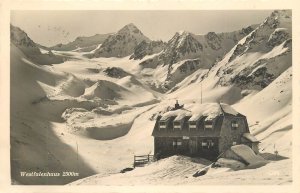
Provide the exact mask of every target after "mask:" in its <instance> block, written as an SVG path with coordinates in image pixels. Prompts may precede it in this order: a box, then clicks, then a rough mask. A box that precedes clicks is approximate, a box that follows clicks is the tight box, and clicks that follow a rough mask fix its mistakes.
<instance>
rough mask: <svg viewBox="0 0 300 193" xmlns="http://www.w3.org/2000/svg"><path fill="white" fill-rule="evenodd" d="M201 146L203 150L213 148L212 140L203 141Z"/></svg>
mask: <svg viewBox="0 0 300 193" xmlns="http://www.w3.org/2000/svg"><path fill="white" fill-rule="evenodd" d="M201 145H202V148H204V149H210V148H213V147H214V145H215V144H214V142H213V140H211V139H207V140H203V141H202V143H201Z"/></svg>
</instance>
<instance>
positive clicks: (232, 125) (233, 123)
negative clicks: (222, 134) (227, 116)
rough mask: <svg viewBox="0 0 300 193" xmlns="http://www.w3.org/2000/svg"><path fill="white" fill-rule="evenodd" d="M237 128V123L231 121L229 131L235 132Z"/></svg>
mask: <svg viewBox="0 0 300 193" xmlns="http://www.w3.org/2000/svg"><path fill="white" fill-rule="evenodd" d="M238 127H239V124H238V123H237V121H231V129H232V130H237V128H238Z"/></svg>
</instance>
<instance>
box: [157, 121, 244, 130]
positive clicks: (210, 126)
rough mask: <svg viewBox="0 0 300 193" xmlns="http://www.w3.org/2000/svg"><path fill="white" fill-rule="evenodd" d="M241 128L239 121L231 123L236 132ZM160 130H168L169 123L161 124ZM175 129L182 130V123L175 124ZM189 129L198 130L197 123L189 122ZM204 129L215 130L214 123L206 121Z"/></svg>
mask: <svg viewBox="0 0 300 193" xmlns="http://www.w3.org/2000/svg"><path fill="white" fill-rule="evenodd" d="M238 127H239V125H238V123H237V121H232V122H231V129H233V130H236V129H237V128H238ZM159 128H160V129H166V128H167V123H166V122H165V121H160V122H159ZM173 129H182V127H181V123H180V122H178V121H174V122H173ZM189 129H197V122H195V121H193V122H189ZM204 129H213V122H212V121H205V123H204Z"/></svg>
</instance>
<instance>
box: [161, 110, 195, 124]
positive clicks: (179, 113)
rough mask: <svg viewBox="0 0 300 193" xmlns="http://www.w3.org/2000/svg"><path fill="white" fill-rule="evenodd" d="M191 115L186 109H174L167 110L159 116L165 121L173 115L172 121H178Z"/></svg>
mask: <svg viewBox="0 0 300 193" xmlns="http://www.w3.org/2000/svg"><path fill="white" fill-rule="evenodd" d="M187 116H191V112H190V111H188V110H186V109H177V110H175V111H168V112H166V113H164V114H163V115H162V117H161V119H160V120H161V121H166V120H168V119H169V118H170V117H175V119H174V121H180V120H181V119H183V118H184V117H187Z"/></svg>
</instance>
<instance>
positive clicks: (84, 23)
mask: <svg viewBox="0 0 300 193" xmlns="http://www.w3.org/2000/svg"><path fill="white" fill-rule="evenodd" d="M271 12H272V10H238V11H237V10H228V11H224V10H218V11H213V10H209V11H208V10H205V11H204V10H199V11H191V10H188V11H185V10H182V11H178V10H176V11H164V10H161V11H107V10H105V11H104V10H96V11H93V10H84V11H76V10H69V11H66V10H63V11H61V10H54V11H28V10H26V11H21V10H18V11H11V24H13V25H15V26H17V27H20V28H21V29H22V30H24V31H25V32H26V33H27V34H28V36H29V37H30V38H31V39H32V40H33V41H34V42H36V43H39V44H41V45H44V46H53V45H56V44H58V43H68V42H70V41H73V40H74V39H75V38H76V37H78V36H92V35H95V34H105V33H114V32H117V31H118V30H119V29H121V28H122V27H123V26H125V25H126V24H129V23H134V24H135V25H136V26H137V27H138V28H139V29H140V30H141V31H142V32H143V34H144V35H146V36H147V37H149V38H150V39H152V40H163V41H168V40H169V39H170V38H171V37H172V36H173V35H174V34H175V33H176V32H177V31H181V30H185V31H189V32H192V33H194V34H206V33H208V32H211V31H214V32H230V31H235V30H239V29H242V28H243V27H247V26H249V25H252V24H259V23H261V22H263V21H264V19H265V18H266V17H268V16H269V15H270V13H271Z"/></svg>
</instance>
